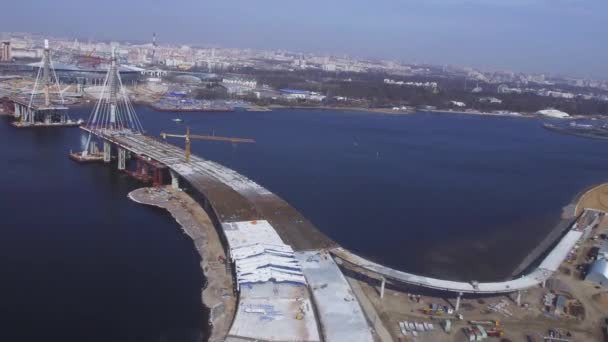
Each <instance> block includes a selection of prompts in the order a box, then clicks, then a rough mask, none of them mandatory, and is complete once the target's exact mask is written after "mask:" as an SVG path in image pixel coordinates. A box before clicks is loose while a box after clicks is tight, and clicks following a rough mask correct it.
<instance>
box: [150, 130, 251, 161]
mask: <svg viewBox="0 0 608 342" xmlns="http://www.w3.org/2000/svg"><path fill="white" fill-rule="evenodd" d="M160 136H161V137H163V139H164V140H167V137H170V138H183V139H186V154H185V157H186V163H189V162H190V140H191V139H200V140H212V141H227V142H231V143H233V144H238V143H254V142H255V140H253V139H247V138H231V137H219V136H215V135H195V134H190V127H186V134H170V133H164V132H162V133H160Z"/></svg>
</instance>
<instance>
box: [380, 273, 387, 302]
mask: <svg viewBox="0 0 608 342" xmlns="http://www.w3.org/2000/svg"><path fill="white" fill-rule="evenodd" d="M381 281H382V284H380V299H382V298H384V287H386V278H384V277H382V279H381Z"/></svg>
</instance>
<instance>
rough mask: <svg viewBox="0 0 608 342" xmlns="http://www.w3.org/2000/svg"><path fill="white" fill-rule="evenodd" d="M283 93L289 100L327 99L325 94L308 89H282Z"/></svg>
mask: <svg viewBox="0 0 608 342" xmlns="http://www.w3.org/2000/svg"><path fill="white" fill-rule="evenodd" d="M279 91H280V92H281V95H282V96H283V97H284V98H286V99H289V100H312V101H323V100H324V99H325V96H324V95H321V94H319V93H315V92H312V91H308V90H298V89H288V88H284V89H280V90H279Z"/></svg>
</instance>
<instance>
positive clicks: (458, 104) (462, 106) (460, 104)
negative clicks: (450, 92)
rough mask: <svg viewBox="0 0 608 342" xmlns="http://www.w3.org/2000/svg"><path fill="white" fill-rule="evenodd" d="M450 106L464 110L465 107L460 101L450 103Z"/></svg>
mask: <svg viewBox="0 0 608 342" xmlns="http://www.w3.org/2000/svg"><path fill="white" fill-rule="evenodd" d="M450 104H451V105H452V106H455V107H459V108H464V107H466V106H467V105H466V104H465V103H464V102H460V101H450Z"/></svg>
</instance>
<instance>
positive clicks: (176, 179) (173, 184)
mask: <svg viewBox="0 0 608 342" xmlns="http://www.w3.org/2000/svg"><path fill="white" fill-rule="evenodd" d="M169 174H170V175H171V187H172V188H173V189H175V190H177V189H179V177H178V175H177V173H175V171H173V170H169Z"/></svg>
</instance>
